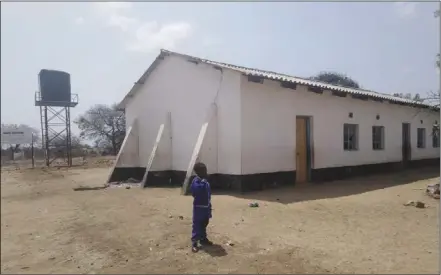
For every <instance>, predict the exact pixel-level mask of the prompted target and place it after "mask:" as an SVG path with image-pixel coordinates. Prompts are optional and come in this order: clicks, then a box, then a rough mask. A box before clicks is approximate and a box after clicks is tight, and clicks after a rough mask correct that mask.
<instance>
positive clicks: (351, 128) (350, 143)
mask: <svg viewBox="0 0 441 275" xmlns="http://www.w3.org/2000/svg"><path fill="white" fill-rule="evenodd" d="M343 149H344V150H345V151H356V150H358V125H357V124H347V123H345V124H344V125H343Z"/></svg>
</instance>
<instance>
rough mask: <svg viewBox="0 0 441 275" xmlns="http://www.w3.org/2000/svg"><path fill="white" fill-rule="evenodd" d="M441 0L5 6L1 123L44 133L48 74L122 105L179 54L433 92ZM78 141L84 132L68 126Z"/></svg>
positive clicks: (85, 94) (82, 105)
mask: <svg viewBox="0 0 441 275" xmlns="http://www.w3.org/2000/svg"><path fill="white" fill-rule="evenodd" d="M439 6H440V4H439V3H436V2H432V3H412V2H406V3H404V2H402V3H400V2H389V3H385V2H383V3H380V2H371V3H356V2H352V3H350V2H327V3H318V2H309V3H306V2H279V3H270V2H254V3H253V2H224V3H214V2H207V3H202V2H199V3H196V2H195V3H173V2H162V3H147V2H144V3H142V2H132V3H130V2H120V3H118V2H95V3H91V2H69V3H62V2H57V3H55V2H53V3H29V2H28V3H24V2H21V3H11V2H8V3H4V2H3V3H2V7H1V122H2V123H13V124H27V125H30V126H32V127H36V128H37V129H40V114H39V108H38V107H35V106H34V93H35V91H37V90H38V73H39V71H40V70H41V69H54V70H62V71H66V72H68V73H70V74H71V86H72V93H76V94H78V95H79V104H78V106H77V107H75V108H73V109H72V111H71V117H72V120H73V119H75V118H76V117H77V116H78V115H79V114H81V113H83V112H85V111H86V110H87V109H88V108H90V107H91V106H93V105H95V104H112V103H117V102H119V101H121V100H122V99H123V97H124V96H125V94H126V93H128V91H129V90H130V88H131V87H132V85H133V83H134V82H135V81H136V80H138V78H139V77H140V76H141V74H142V73H143V72H144V71H145V70H146V69H147V68H148V67H149V65H150V64H151V62H152V61H153V60H154V58H155V57H156V56H157V55H158V54H159V49H161V48H165V49H168V50H173V51H177V52H180V53H185V54H190V55H195V56H198V57H203V58H207V59H211V60H215V61H220V62H226V63H232V64H235V65H242V66H247V67H253V68H259V69H263V70H270V71H276V72H280V73H285V74H289V75H294V76H300V77H309V76H312V75H314V74H317V73H318V72H321V71H336V72H340V73H344V74H346V75H348V76H349V77H351V78H353V79H354V80H356V81H358V82H359V83H360V85H361V86H362V87H363V88H365V89H369V90H373V91H377V92H382V93H390V94H392V93H412V94H415V93H420V94H421V95H424V94H426V93H427V92H430V91H437V90H438V89H439V84H440V80H439V77H440V74H439V72H438V70H437V69H436V68H435V58H436V54H437V53H438V52H439V49H440V22H439V19H435V18H434V16H433V14H434V11H435V10H437V9H438V8H439ZM72 131H73V133H74V134H78V133H79V130H78V129H77V127H76V126H75V125H73V126H72Z"/></svg>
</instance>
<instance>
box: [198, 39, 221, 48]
mask: <svg viewBox="0 0 441 275" xmlns="http://www.w3.org/2000/svg"><path fill="white" fill-rule="evenodd" d="M219 44H221V40H220V39H219V38H216V37H205V38H204V39H203V40H202V46H203V47H214V46H217V45H219Z"/></svg>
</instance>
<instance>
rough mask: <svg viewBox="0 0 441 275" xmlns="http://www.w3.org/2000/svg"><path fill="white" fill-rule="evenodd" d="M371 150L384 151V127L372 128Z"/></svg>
mask: <svg viewBox="0 0 441 275" xmlns="http://www.w3.org/2000/svg"><path fill="white" fill-rule="evenodd" d="M372 149H374V150H384V126H372Z"/></svg>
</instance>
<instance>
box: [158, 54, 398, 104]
mask: <svg viewBox="0 0 441 275" xmlns="http://www.w3.org/2000/svg"><path fill="white" fill-rule="evenodd" d="M161 51H164V52H168V53H171V54H176V55H181V56H186V57H190V58H195V59H199V60H201V61H209V62H213V63H217V64H222V65H227V66H231V67H236V68H240V69H246V70H254V71H259V72H265V73H272V74H278V75H282V76H286V77H292V78H298V79H301V80H306V81H313V82H317V83H322V84H324V85H329V86H335V87H338V88H345V89H351V90H359V91H364V92H371V93H376V94H380V95H387V96H393V95H392V94H388V93H380V92H376V91H372V90H367V89H362V88H349V87H345V86H339V85H336V84H329V83H327V82H324V81H320V80H313V79H310V78H308V77H301V76H296V75H290V74H286V73H278V72H275V71H269V70H263V69H257V68H252V67H246V66H241V65H235V64H231V63H226V62H220V61H215V60H212V59H207V58H202V57H197V56H193V55H188V54H183V53H178V52H174V51H170V50H165V49H161Z"/></svg>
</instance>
